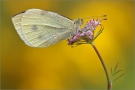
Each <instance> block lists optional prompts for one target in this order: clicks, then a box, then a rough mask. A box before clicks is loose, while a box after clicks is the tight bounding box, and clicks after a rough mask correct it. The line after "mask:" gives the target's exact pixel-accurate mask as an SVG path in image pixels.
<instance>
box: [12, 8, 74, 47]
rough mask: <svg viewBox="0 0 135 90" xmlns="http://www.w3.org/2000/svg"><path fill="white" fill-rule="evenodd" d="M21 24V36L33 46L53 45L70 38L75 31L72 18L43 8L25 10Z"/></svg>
mask: <svg viewBox="0 0 135 90" xmlns="http://www.w3.org/2000/svg"><path fill="white" fill-rule="evenodd" d="M19 15H20V14H19ZM15 17H16V16H15ZM13 23H14V22H13ZM20 24H21V25H20ZM14 25H15V23H14ZM19 25H20V26H19V27H20V28H21V33H20V34H23V36H20V37H21V38H22V39H23V40H24V41H25V43H26V44H27V45H29V46H32V47H47V46H50V45H53V44H55V43H57V42H59V41H61V40H63V39H66V38H68V37H69V36H70V34H71V33H72V32H74V31H75V30H74V27H75V26H74V22H73V21H72V20H70V19H68V18H65V17H63V16H61V15H59V14H57V13H54V12H50V11H44V10H41V9H29V10H27V11H25V13H23V14H21V18H20V22H19ZM16 29H17V28H16ZM20 34H19V35H20ZM26 40H27V41H26ZM27 42H28V43H27Z"/></svg>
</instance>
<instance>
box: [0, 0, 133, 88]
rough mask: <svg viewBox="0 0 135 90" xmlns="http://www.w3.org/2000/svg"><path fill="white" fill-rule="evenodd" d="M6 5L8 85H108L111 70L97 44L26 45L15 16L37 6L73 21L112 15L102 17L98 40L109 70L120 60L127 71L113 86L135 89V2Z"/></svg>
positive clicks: (31, 0) (8, 1)
mask: <svg viewBox="0 0 135 90" xmlns="http://www.w3.org/2000/svg"><path fill="white" fill-rule="evenodd" d="M1 5H2V6H1V22H2V23H1V26H2V28H1V30H0V33H1V35H0V37H1V38H0V39H1V43H0V45H1V88H2V89H52V90H56V89H61V90H65V89H82V90H84V89H89V90H98V89H99V90H102V89H103V90H106V87H107V85H106V84H107V82H106V77H105V73H104V70H103V67H102V65H101V63H100V60H99V58H98V57H97V55H96V53H95V51H94V49H93V48H92V46H91V45H81V46H77V47H74V48H71V47H70V46H69V45H67V43H68V42H67V40H63V41H61V42H59V43H57V44H55V45H53V46H50V47H47V48H32V47H29V46H27V45H25V43H24V42H23V41H22V40H21V39H20V37H19V35H18V34H17V32H16V30H15V28H14V26H13V23H12V21H11V18H12V16H13V15H15V14H17V13H19V12H22V11H25V10H27V9H31V8H39V9H43V10H49V11H52V12H56V13H59V14H61V15H63V16H66V17H69V18H71V19H73V20H74V19H77V18H85V17H89V16H100V15H104V14H106V15H107V18H108V20H106V21H102V23H103V25H104V28H105V29H104V31H103V33H102V34H101V35H100V36H99V37H98V38H97V39H96V41H95V45H96V46H97V48H98V50H99V52H100V53H101V55H102V57H103V59H104V61H105V63H106V66H107V68H108V71H109V74H111V73H110V72H111V67H113V68H114V67H115V65H116V64H117V63H118V62H119V66H118V69H121V70H122V73H123V72H124V73H125V74H124V76H123V77H121V78H120V79H118V80H117V81H116V82H114V83H113V90H134V89H135V88H134V84H135V82H134V80H135V79H134V76H135V74H134V71H135V70H134V20H135V19H134V1H131V0H129V1H122V0H120V1H102V0H101V1H100V0H99V1H94V0H93V1H90V0H73V1H72V0H50V1H49V0H24V1H23V0H3V1H1ZM122 73H121V74H122ZM118 75H120V74H118ZM118 75H116V76H118Z"/></svg>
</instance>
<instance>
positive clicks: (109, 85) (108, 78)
mask: <svg viewBox="0 0 135 90" xmlns="http://www.w3.org/2000/svg"><path fill="white" fill-rule="evenodd" d="M91 45H92V47H93V48H94V50H95V51H96V53H97V55H98V57H99V59H100V61H101V63H102V66H103V68H104V71H105V74H106V77H107V90H111V89H112V81H111V80H110V77H109V74H108V71H107V68H106V65H105V63H104V60H103V59H102V57H101V55H100V53H99V51H98V49H97V48H96V46H95V45H94V43H93V42H92V43H91Z"/></svg>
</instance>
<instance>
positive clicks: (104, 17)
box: [82, 15, 107, 20]
mask: <svg viewBox="0 0 135 90" xmlns="http://www.w3.org/2000/svg"><path fill="white" fill-rule="evenodd" d="M95 17H96V18H97V20H98V18H100V19H101V20H107V18H106V15H102V16H90V17H86V18H82V19H93V20H94V18H95Z"/></svg>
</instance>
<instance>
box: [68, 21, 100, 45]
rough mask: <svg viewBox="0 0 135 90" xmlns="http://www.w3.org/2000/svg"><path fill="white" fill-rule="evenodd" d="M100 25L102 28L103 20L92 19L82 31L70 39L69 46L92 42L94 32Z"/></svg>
mask: <svg viewBox="0 0 135 90" xmlns="http://www.w3.org/2000/svg"><path fill="white" fill-rule="evenodd" d="M99 25H100V26H101V20H94V19H91V20H90V21H89V22H87V24H86V25H85V26H84V27H83V28H81V30H79V31H78V32H77V33H76V34H75V35H73V36H72V37H71V38H69V39H68V44H69V45H73V44H74V43H77V44H80V43H82V41H83V43H84V42H85V43H87V42H90V41H92V40H93V37H94V31H95V30H96V28H97V27H98V26H99Z"/></svg>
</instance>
